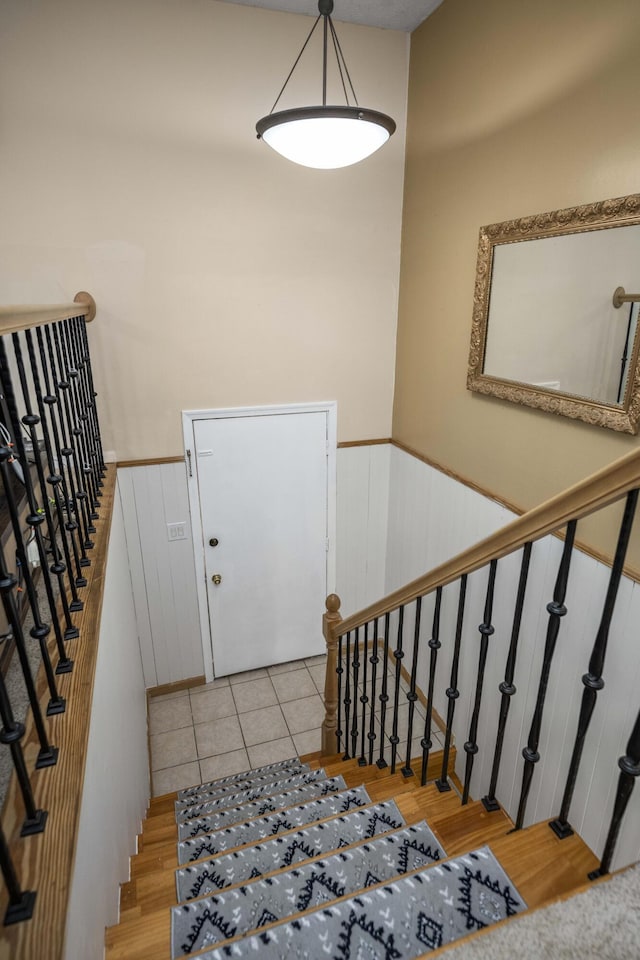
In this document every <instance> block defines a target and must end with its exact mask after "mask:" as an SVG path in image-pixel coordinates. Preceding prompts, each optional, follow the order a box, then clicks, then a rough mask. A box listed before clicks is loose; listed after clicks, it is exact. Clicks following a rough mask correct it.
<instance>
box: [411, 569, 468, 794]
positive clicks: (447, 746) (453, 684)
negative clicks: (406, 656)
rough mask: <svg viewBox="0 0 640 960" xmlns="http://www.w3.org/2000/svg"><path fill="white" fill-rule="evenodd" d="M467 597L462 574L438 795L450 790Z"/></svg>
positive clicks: (464, 578) (423, 769)
mask: <svg viewBox="0 0 640 960" xmlns="http://www.w3.org/2000/svg"><path fill="white" fill-rule="evenodd" d="M466 596H467V574H466V573H463V574H462V576H461V577H460V594H459V597H458V620H457V623H456V638H455V643H454V647H453V660H452V661H451V677H450V679H449V686H448V688H447V701H448V703H447V729H446V731H445V735H444V750H443V753H442V772H441V774H440V779H439V780H436V787H437V788H438V790H439V791H440V793H447V792H448V791H449V790H451V785H450V783H449V753H450V751H451V737H452V735H453V717H454V714H455V709H456V700H457V699H458V697H459V696H460V691H459V690H458V667H459V664H460V642H461V640H462V624H463V622H464V605H465V600H466ZM426 775H427V771H426V769H425V767H424V764H423V766H422V786H423V787H424V785H425V783H426V782H427V780H426Z"/></svg>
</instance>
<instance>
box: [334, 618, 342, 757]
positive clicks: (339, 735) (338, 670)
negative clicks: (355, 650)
mask: <svg viewBox="0 0 640 960" xmlns="http://www.w3.org/2000/svg"><path fill="white" fill-rule="evenodd" d="M336 673H337V674H338V717H337V721H336V753H340V749H341V745H342V726H341V723H342V674H343V673H344V670H343V668H342V637H338V665H337V667H336Z"/></svg>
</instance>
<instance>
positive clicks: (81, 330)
mask: <svg viewBox="0 0 640 960" xmlns="http://www.w3.org/2000/svg"><path fill="white" fill-rule="evenodd" d="M78 334H79V336H80V341H81V343H82V349H83V355H84V358H85V362H86V371H87V383H88V387H89V399H90V401H91V423H92V427H93V436H94V440H95V442H96V452H97V454H98V486H99V487H101V486H102V477H104V474H105V469H106V467H105V462H104V452H103V450H102V437H101V435H100V422H99V419H98V407H97V405H96V400H95V398H96V397H97V396H98V394H97V393H96V390H95V387H94V385H93V370H92V367H91V352H90V350H89V337H88V335H87V324H86V323H85V321H84V320H83V319H81V318H78Z"/></svg>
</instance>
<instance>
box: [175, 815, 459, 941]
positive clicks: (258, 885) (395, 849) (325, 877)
mask: <svg viewBox="0 0 640 960" xmlns="http://www.w3.org/2000/svg"><path fill="white" fill-rule="evenodd" d="M443 855H444V854H443V851H442V850H441V848H440V847H439V846H438V842H437V840H436V838H435V837H434V835H433V834H432V832H431V830H430V829H429V828H428V827H427V825H426V823H425V822H422V823H419V824H415V825H414V826H411V827H405V828H403V829H402V830H398V831H396V832H395V833H392V834H387V835H386V836H384V837H379V838H378V839H376V840H373V841H368V842H365V843H363V844H361V845H360V846H357V847H353V848H352V849H351V850H343V851H341V852H338V853H334V854H332V855H331V856H329V857H326V858H324V859H322V860H314V861H312V862H311V863H306V864H304V865H302V866H298V867H294V868H292V869H290V870H285V871H283V872H282V873H280V874H277V875H276V876H272V877H267V878H266V879H264V880H255V881H254V882H252V883H249V884H246V885H245V886H242V887H236V888H234V889H233V890H227V891H224V892H223V893H221V894H219V895H217V896H214V897H205V898H204V899H201V900H196V901H194V902H193V903H189V904H185V905H183V906H181V907H174V908H173V909H172V911H171V951H172V957H173V958H174V960H175V958H177V957H179V956H181V955H183V954H185V953H194V952H195V951H197V950H202V949H204V948H205V947H209V946H212V945H213V944H215V943H220V942H221V941H223V940H226V939H228V938H229V937H235V936H242V935H245V934H247V933H250V932H253V931H254V930H257V929H259V928H260V927H263V926H264V925H265V924H267V923H274V922H276V921H278V920H284V919H286V918H287V917H292V916H293V915H294V914H296V913H300V912H301V911H303V910H308V909H309V908H312V907H317V906H320V905H321V904H325V903H330V902H331V901H333V900H336V899H337V898H338V897H343V896H345V895H346V894H350V893H351V894H353V893H357V892H358V891H359V890H363V889H366V888H367V887H370V886H372V885H373V884H376V883H381V882H383V881H385V880H392V879H394V878H395V877H397V876H399V875H402V874H404V873H407V872H408V871H411V870H416V869H419V868H421V867H425V866H426V865H428V864H431V863H433V862H434V861H437V860H440V859H442V857H443ZM243 856H244V857H245V858H246V859H247V860H248V861H249V862H251V860H252V857H253V848H249V849H248V850H246V851H245V852H244V854H243Z"/></svg>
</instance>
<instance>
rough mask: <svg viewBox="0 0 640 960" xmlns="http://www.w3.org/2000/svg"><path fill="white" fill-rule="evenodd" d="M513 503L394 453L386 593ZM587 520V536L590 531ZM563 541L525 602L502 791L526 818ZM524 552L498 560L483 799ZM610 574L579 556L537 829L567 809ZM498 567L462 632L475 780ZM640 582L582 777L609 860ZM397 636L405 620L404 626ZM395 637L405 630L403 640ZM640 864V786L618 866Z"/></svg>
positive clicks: (635, 679)
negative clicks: (488, 603) (487, 611)
mask: <svg viewBox="0 0 640 960" xmlns="http://www.w3.org/2000/svg"><path fill="white" fill-rule="evenodd" d="M513 517H514V514H512V513H511V512H510V511H509V510H507V509H506V508H504V507H502V506H500V505H499V504H496V503H495V502H493V501H491V500H490V499H488V498H487V497H483V496H482V495H480V494H478V493H477V492H475V491H474V490H472V489H470V488H469V487H466V486H465V485H464V484H461V483H459V482H457V481H455V480H453V479H452V478H450V477H448V476H446V475H445V474H443V473H441V472H439V471H437V470H435V469H434V468H432V467H429V466H427V465H426V464H424V463H422V462H421V461H420V460H418V459H416V458H415V457H411V456H410V455H408V454H406V453H404V452H403V451H401V450H400V449H398V448H396V447H393V448H392V450H391V463H390V484H389V521H388V539H387V543H388V548H387V569H386V592H389V591H391V590H393V589H395V588H396V587H398V586H401V585H402V584H403V583H406V582H408V581H410V580H412V579H413V578H415V577H417V576H419V575H420V574H422V573H424V572H426V571H427V570H429V569H430V568H431V567H433V566H435V565H436V564H438V563H441V562H442V561H444V560H446V559H447V558H448V557H450V556H452V555H455V554H456V553H458V552H460V551H461V550H463V549H465V548H466V547H468V546H470V545H471V544H473V543H474V542H476V541H477V540H479V539H482V538H483V537H485V536H488V535H489V534H490V533H491V532H493V531H494V530H496V529H498V528H499V527H501V526H503V525H504V524H505V523H508V522H509V521H510V520H512V519H513ZM579 529H580V528H579V525H578V536H579ZM562 547H563V544H562V541H560V540H559V539H558V538H556V537H547V538H545V539H544V540H543V541H541V542H539V543H538V544H535V545H534V547H533V551H532V559H531V566H530V571H529V578H528V584H527V592H526V596H525V604H524V611H523V618H522V627H521V631H520V643H519V654H518V660H517V667H516V673H515V685H516V688H517V693H516V694H515V695H514V696H513V697H512V698H511V707H510V713H509V721H508V727H507V735H506V737H505V743H504V751H503V759H502V764H501V773H500V777H499V780H498V788H497V791H496V795H497V797H498V799H499V800H500V802H501V803H502V804H503V806H504V807H505V809H506V810H507V812H508V813H509V814H510V815H511V816H512V817H513V818H515V816H516V813H517V809H518V800H519V796H520V787H521V782H522V769H523V759H522V748H523V747H524V746H525V745H526V742H527V736H528V733H529V726H530V723H531V717H532V714H533V710H534V704H535V699H536V695H537V689H538V680H539V676H540V666H541V663H542V655H543V649H544V643H545V637H546V630H547V624H548V619H549V618H548V613H547V611H546V605H547V603H548V602H549V601H550V600H551V599H552V597H553V589H554V584H555V578H556V574H557V570H558V564H559V562H560V557H561V554H562ZM521 557H522V553H521V552H519V553H518V554H516V555H514V556H512V557H507V558H504V559H503V560H501V561H500V562H499V563H498V569H497V576H496V584H495V596H494V605H493V615H492V624H493V626H494V628H495V632H494V634H493V636H492V637H491V638H490V640H489V657H488V660H487V669H486V674H485V680H484V687H483V699H482V708H481V712H480V722H479V726H478V735H477V743H478V745H479V752H478V754H477V755H476V757H475V763H474V768H473V778H472V780H471V796H472V797H475V798H478V797H480V796H482V795H483V794H484V793H485V792H486V790H487V788H488V785H489V780H490V774H491V767H492V763H493V745H494V743H495V734H496V730H497V723H498V711H499V707H500V699H501V697H500V693H499V692H498V685H499V683H500V682H501V681H502V680H503V679H504V670H505V665H506V659H507V651H508V647H509V642H510V638H511V628H512V621H513V611H514V606H515V597H516V591H517V585H518V578H519V573H520V564H521ZM609 572H610V571H609V568H608V567H607V566H605V565H604V564H602V563H599V562H598V561H596V560H594V559H592V558H591V557H589V556H587V555H585V554H584V553H581V552H580V551H579V550H576V551H574V554H573V558H572V562H571V570H570V577H569V585H568V590H567V596H566V600H565V604H566V607H567V611H568V612H567V615H566V616H565V617H564V618H563V619H562V622H561V627H560V633H559V636H558V641H557V645H556V651H555V657H554V663H553V670H552V674H551V678H550V682H549V686H548V692H547V697H546V705H545V712H544V716H543V723H542V730H541V737H540V742H539V746H538V750H539V753H540V761H539V763H538V764H537V765H536V769H535V772H534V777H533V782H532V787H531V792H530V795H529V802H528V806H527V815H526V820H525V824H529V823H533V822H536V821H539V820H542V819H546V818H549V817H552V816H554V815H555V814H557V813H558V811H559V807H560V803H561V799H562V794H563V791H564V785H565V775H566V769H567V765H568V762H569V758H570V755H571V751H572V749H573V743H574V738H575V731H576V725H577V719H578V711H579V708H580V701H581V697H582V691H583V689H584V688H583V684H582V682H581V677H582V675H583V674H584V673H585V672H586V671H587V668H588V662H589V656H590V653H591V648H592V646H593V642H594V638H595V634H596V630H597V627H598V624H599V620H600V615H601V611H602V607H603V603H604V597H605V593H606V590H607V584H608V579H609ZM487 580H488V569H485V570H481V571H478V573H477V574H474V575H473V576H471V577H469V581H468V587H467V598H466V606H465V618H464V629H463V636H462V647H461V660H460V670H459V675H458V684H457V686H458V689H459V690H460V698H459V699H458V701H457V704H456V714H455V722H454V733H455V737H456V743H457V746H458V756H457V764H456V771H457V773H458V776H460V778H461V779H463V778H464V768H465V761H466V754H465V752H464V749H463V744H464V742H465V741H466V740H467V739H468V734H469V724H470V719H471V713H472V709H473V700H474V694H475V683H476V676H477V666H478V654H479V649H480V633H479V632H478V626H479V624H481V623H482V622H483V616H484V604H485V595H486V585H487ZM458 595H459V585H458V584H452V585H450V586H449V587H447V588H445V590H444V591H443V600H442V610H441V621H440V641H441V643H442V647H441V649H440V651H439V654H438V661H437V672H436V687H435V693H434V705H435V707H436V709H437V710H438V711H439V713H440V714H441V715H442V716H446V711H447V703H448V701H447V698H446V695H445V690H446V688H447V687H448V686H449V679H450V669H451V659H452V651H453V642H454V637H455V627H456V618H457V609H458ZM433 608H434V597H429V598H426V599H425V600H424V602H423V605H422V618H421V632H420V636H421V645H420V650H421V652H420V657H419V661H418V686H419V687H420V688H421V689H423V690H426V689H427V686H428V671H429V657H430V650H429V647H428V646H427V643H426V641H428V640H429V638H430V636H431V629H432V618H433ZM414 623H415V618H414V607H413V605H411V606H410V607H408V608H407V611H406V615H405V627H404V638H405V639H404V649H405V653H406V655H405V659H404V665H405V666H406V667H407V668H409V669H410V667H411V654H412V651H413V634H414ZM639 625H640V587H639V586H638V584H636V583H634V582H633V581H631V580H629V579H627V578H623V580H622V584H621V587H620V592H619V596H618V603H617V606H616V614H615V617H614V621H613V623H612V627H611V633H610V640H609V647H608V652H607V660H606V663H605V670H604V679H605V687H604V689H603V690H602V691H601V693H600V694H599V695H598V701H597V705H596V709H595V712H594V715H593V718H592V723H591V727H590V730H589V733H588V737H587V742H586V745H585V749H584V755H583V760H582V765H581V769H580V774H579V777H578V782H577V785H576V790H575V795H574V796H575V799H574V802H573V805H572V807H571V812H570V818H569V819H570V822H571V823H572V825H573V826H574V827H575V828H576V829H577V830H578V831H579V832H580V834H581V836H582V837H583V838H584V839H585V840H586V842H587V843H588V844H589V845H590V846H591V847H592V849H593V850H594V851H595V852H596V853H597V855H600V854H601V852H602V848H603V846H604V841H605V838H606V832H607V829H608V826H609V819H610V816H611V811H612V807H613V799H614V796H615V790H616V785H617V780H618V772H619V771H618V767H617V759H618V757H620V756H622V754H623V753H624V752H625V746H626V741H627V739H628V736H629V734H630V732H631V728H632V726H633V723H634V721H635V718H636V715H637V712H638V710H639V709H640V657H639V656H638V649H639V647H638V641H639V637H640V626H639ZM392 630H394V631H397V619H396V618H393V619H392ZM392 636H393V638H394V642H395V639H396V634H395V632H394V633H393V634H392ZM639 858H640V790H637V791H636V792H635V794H634V796H633V797H632V800H631V803H630V805H629V811H628V814H627V817H626V820H625V822H624V825H623V829H622V832H621V834H620V839H619V842H618V848H617V853H616V859H615V861H614V867H619V866H622V865H625V864H628V863H631V862H633V861H635V860H637V859H639Z"/></svg>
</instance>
